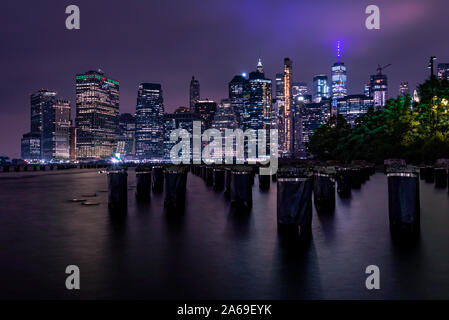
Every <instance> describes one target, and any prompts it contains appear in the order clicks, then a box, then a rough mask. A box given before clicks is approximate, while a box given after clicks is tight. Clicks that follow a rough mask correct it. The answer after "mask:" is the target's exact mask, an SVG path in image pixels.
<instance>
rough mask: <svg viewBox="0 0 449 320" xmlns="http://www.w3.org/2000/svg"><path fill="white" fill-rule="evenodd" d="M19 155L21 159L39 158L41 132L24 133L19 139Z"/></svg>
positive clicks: (32, 159)
mask: <svg viewBox="0 0 449 320" xmlns="http://www.w3.org/2000/svg"><path fill="white" fill-rule="evenodd" d="M21 157H22V159H23V160H27V161H32V162H36V161H39V160H40V159H41V134H40V133H32V132H28V133H25V134H24V135H23V137H22V140H21Z"/></svg>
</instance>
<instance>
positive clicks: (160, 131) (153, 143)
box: [135, 83, 164, 160]
mask: <svg viewBox="0 0 449 320" xmlns="http://www.w3.org/2000/svg"><path fill="white" fill-rule="evenodd" d="M135 137H136V157H137V158H139V159H142V160H143V159H146V160H150V159H159V160H161V159H162V158H163V157H164V105H163V98H162V87H161V85H160V84H158V83H141V84H140V85H139V90H138V92H137V105H136V133H135Z"/></svg>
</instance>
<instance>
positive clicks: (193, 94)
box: [190, 76, 200, 110]
mask: <svg viewBox="0 0 449 320" xmlns="http://www.w3.org/2000/svg"><path fill="white" fill-rule="evenodd" d="M199 100H200V82H199V81H198V80H196V79H195V77H194V76H192V80H190V110H193V108H194V107H195V103H197V102H198V101H199Z"/></svg>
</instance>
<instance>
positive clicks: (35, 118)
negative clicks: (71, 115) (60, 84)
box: [30, 89, 56, 135]
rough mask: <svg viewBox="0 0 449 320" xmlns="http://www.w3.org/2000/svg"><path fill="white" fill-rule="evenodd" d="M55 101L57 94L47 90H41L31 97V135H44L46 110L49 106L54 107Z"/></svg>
mask: <svg viewBox="0 0 449 320" xmlns="http://www.w3.org/2000/svg"><path fill="white" fill-rule="evenodd" d="M55 101H56V92H52V91H48V90H46V89H41V90H39V91H38V92H36V93H33V94H32V95H31V97H30V102H31V130H30V132H31V133H33V134H36V133H37V134H40V135H42V123H43V116H44V109H45V107H47V106H51V105H53V104H54V102H55Z"/></svg>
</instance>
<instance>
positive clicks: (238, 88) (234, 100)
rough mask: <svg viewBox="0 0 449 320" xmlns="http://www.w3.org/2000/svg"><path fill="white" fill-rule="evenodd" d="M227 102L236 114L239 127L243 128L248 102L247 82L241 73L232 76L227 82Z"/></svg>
mask: <svg viewBox="0 0 449 320" xmlns="http://www.w3.org/2000/svg"><path fill="white" fill-rule="evenodd" d="M228 88H229V102H230V103H231V106H232V108H233V109H234V113H235V115H236V116H237V121H238V126H239V128H243V123H244V122H245V121H244V119H245V118H246V113H245V112H246V106H247V105H248V103H249V82H248V79H246V78H245V77H244V76H243V75H237V76H235V77H234V78H232V80H231V82H229V84H228Z"/></svg>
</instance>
